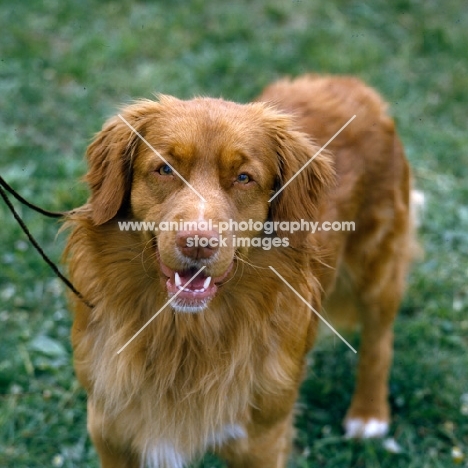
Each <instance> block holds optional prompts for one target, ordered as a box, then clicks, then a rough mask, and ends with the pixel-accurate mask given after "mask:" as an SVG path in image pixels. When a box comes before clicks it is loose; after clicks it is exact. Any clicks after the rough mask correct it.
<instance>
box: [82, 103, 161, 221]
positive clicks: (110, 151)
mask: <svg viewBox="0 0 468 468" xmlns="http://www.w3.org/2000/svg"><path fill="white" fill-rule="evenodd" d="M157 106H158V103H156V102H152V101H142V102H139V103H136V104H133V105H131V106H128V107H126V108H125V109H123V111H122V112H121V114H119V115H117V116H115V117H113V118H111V119H110V120H108V121H107V122H106V123H105V124H104V126H103V128H102V130H101V131H100V132H99V133H98V134H97V135H96V137H95V138H94V140H93V142H92V143H91V144H90V145H89V147H88V150H87V152H86V156H87V158H88V167H89V169H88V173H87V174H86V176H85V180H86V182H87V183H88V185H89V188H90V190H91V197H90V199H89V203H90V205H91V210H92V219H93V222H94V223H95V224H96V225H100V224H103V223H105V222H107V221H109V220H110V219H112V218H113V217H114V216H115V215H116V214H117V213H118V211H119V209H120V208H121V206H122V204H123V202H124V200H125V199H126V197H127V196H128V194H129V192H130V187H131V180H132V161H133V158H134V156H135V154H136V151H137V148H138V144H139V143H140V138H139V136H138V135H137V134H136V133H135V131H133V130H132V129H131V128H130V127H129V126H128V125H127V123H128V124H130V125H131V126H132V127H133V128H134V129H135V130H136V131H137V132H138V133H140V134H141V133H142V132H144V125H145V122H146V121H147V120H148V117H150V116H151V114H154V112H155V110H156V108H157ZM126 122H127V123H126Z"/></svg>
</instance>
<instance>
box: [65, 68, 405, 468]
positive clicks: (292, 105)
mask: <svg viewBox="0 0 468 468" xmlns="http://www.w3.org/2000/svg"><path fill="white" fill-rule="evenodd" d="M385 107H386V106H385V104H384V102H383V101H382V100H381V98H380V97H379V96H378V95H377V94H376V93H375V92H374V91H373V90H372V89H370V88H368V87H367V86H365V85H364V84H362V83H361V82H360V81H358V80H356V79H353V78H345V77H320V76H314V75H308V76H304V77H301V78H298V79H296V80H293V81H290V80H283V81H280V82H278V83H275V84H273V85H271V86H270V87H268V88H267V89H266V90H265V91H264V92H263V94H262V95H261V96H260V97H259V98H258V99H257V101H256V102H254V103H250V104H246V105H241V104H236V103H233V102H228V101H225V100H222V99H210V98H196V99H193V100H190V101H181V100H178V99H176V98H173V97H169V96H161V97H160V98H159V100H158V101H156V102H153V101H140V102H137V103H135V104H133V105H130V106H128V107H126V108H125V109H123V111H122V115H121V118H119V117H117V116H116V117H114V118H112V119H111V120H109V121H108V122H107V123H106V124H105V125H104V127H103V129H102V131H101V132H100V133H98V135H97V136H96V138H95V140H94V142H93V143H92V144H91V145H90V147H89V149H88V153H87V156H88V161H89V172H88V174H87V176H86V180H87V182H88V184H89V187H90V190H91V197H90V199H89V202H88V203H87V204H86V205H84V206H83V207H81V208H78V209H77V210H75V211H74V213H73V214H71V215H70V217H69V220H68V224H69V225H71V227H72V234H71V236H70V239H69V242H68V247H67V252H68V261H69V268H70V275H71V278H72V281H73V282H74V284H75V286H76V287H77V289H78V290H79V291H80V292H81V293H82V294H83V296H84V297H85V298H86V300H87V301H88V302H89V303H91V304H92V306H93V307H92V308H90V307H88V306H87V305H86V304H85V303H83V302H82V301H80V300H79V299H78V298H72V299H71V301H72V307H73V309H74V313H75V319H74V325H73V331H72V340H73V347H74V358H75V368H76V373H77V376H78V379H79V380H80V382H81V383H82V384H83V386H84V387H85V389H86V391H87V392H88V396H89V400H88V429H89V432H90V435H91V438H92V440H93V442H94V444H95V446H96V448H97V451H98V453H99V456H100V458H101V463H102V466H103V467H105V468H119V467H122V468H123V467H126V468H130V467H135V468H140V467H141V466H145V465H146V466H149V467H152V468H155V467H161V468H163V467H164V468H181V467H183V466H186V464H188V463H189V462H190V461H191V460H193V459H194V458H196V457H197V456H200V455H202V454H203V453H204V452H205V451H207V450H211V451H214V452H216V453H218V454H219V455H220V457H221V458H223V459H225V460H226V461H227V463H228V466H230V467H249V468H255V467H258V468H269V467H271V468H273V467H274V468H278V467H284V466H286V462H287V457H288V453H289V451H290V445H291V433H292V424H293V416H292V414H293V406H294V402H295V400H296V397H297V392H298V387H299V385H300V382H301V379H302V377H303V374H304V362H305V355H306V353H307V351H308V350H309V349H310V348H311V346H312V344H313V342H314V338H315V335H316V330H317V325H318V321H319V320H318V318H317V315H316V314H315V313H314V312H313V311H312V310H311V309H310V308H309V307H307V305H306V304H304V302H303V301H302V300H301V298H300V297H298V295H297V294H296V293H295V292H293V291H292V290H291V289H290V288H289V286H288V285H287V284H286V283H285V282H287V283H289V285H291V286H292V287H293V288H294V289H295V291H296V292H297V293H298V294H299V295H300V296H301V297H302V298H304V299H305V300H306V302H307V303H309V304H310V305H311V306H312V307H313V308H314V309H315V310H317V311H319V312H321V313H322V314H324V316H325V317H326V318H327V319H328V318H330V319H336V320H338V321H339V320H340V319H342V320H344V321H346V322H355V321H358V322H359V323H360V324H361V327H362V340H361V347H360V350H359V369H358V377H357V385H356V390H355V394H354V396H353V398H352V401H351V406H350V409H349V411H348V414H347V415H346V418H345V423H344V424H345V430H346V433H347V434H348V436H351V437H378V436H382V435H384V434H385V432H386V430H387V428H388V422H389V416H390V415H389V406H388V403H387V393H388V390H387V378H388V371H389V366H390V363H391V355H392V323H393V320H394V318H395V315H396V313H397V311H398V307H399V304H400V299H401V296H402V292H403V289H404V282H405V275H406V273H407V270H408V265H409V263H410V260H411V246H412V234H411V226H410V224H411V223H410V219H409V192H410V171H409V168H408V164H407V161H406V159H405V156H404V153H403V149H402V146H401V144H400V141H399V139H398V137H397V136H396V134H395V129H394V124H393V122H392V120H391V119H390V118H389V117H388V116H387V114H386V113H385ZM353 115H356V118H355V119H354V120H353V121H352V122H351V123H350V124H349V125H348V126H347V127H346V128H345V129H344V130H343V131H342V132H341V133H340V134H339V135H337V136H336V138H335V139H333V141H332V142H331V143H330V144H329V146H328V147H327V151H322V152H320V154H319V155H317V156H316V157H315V158H314V155H315V154H316V153H317V152H318V151H319V149H320V146H321V145H323V144H325V143H326V142H327V141H328V140H329V139H330V138H331V137H332V136H333V135H334V134H335V133H336V132H337V131H338V130H339V129H340V128H341V127H342V126H343V125H344V124H345V123H346V122H347V121H348V120H349V119H350V118H351V117H352V116H353ZM130 127H132V128H130ZM311 159H313V160H312V161H311V162H310V163H309V164H307V165H306V163H308V162H309V161H310V160H311ZM305 165H306V166H305ZM304 166H305V167H304ZM293 177H294V180H291V179H292V178H293ZM289 181H291V182H290V183H288V182H289ZM286 184H288V185H287V186H286ZM283 188H284V189H283ZM276 194H277V196H275V195H276ZM273 196H275V198H274V199H272V200H271V202H269V200H270V199H271V198H272V197H273ZM208 220H211V221H212V225H210V227H209V228H200V227H199V226H200V225H202V224H203V223H201V222H205V221H208ZM249 220H251V225H252V226H257V228H255V229H250V230H247V231H245V230H244V231H242V232H240V231H239V230H237V231H236V230H235V229H232V230H229V231H228V232H223V233H221V232H220V230H219V229H217V228H216V226H219V224H220V223H223V222H229V221H231V222H236V223H240V222H242V221H245V222H248V221H249ZM300 220H308V221H318V222H319V223H322V222H329V223H332V222H336V221H339V222H341V221H353V222H354V223H355V231H353V232H346V231H334V230H328V231H325V230H321V231H320V230H317V232H316V233H315V234H311V233H307V232H303V231H301V232H295V233H293V234H291V233H289V232H287V230H285V229H283V228H281V229H278V230H277V231H278V232H276V233H275V234H266V233H265V232H263V231H262V230H261V229H259V228H258V226H260V225H261V223H265V222H267V221H272V222H274V221H288V222H294V221H300ZM119 221H120V222H122V221H138V222H139V221H145V222H149V223H155V224H154V225H155V226H160V225H161V223H170V222H174V223H176V222H181V221H183V222H185V221H187V222H194V223H195V222H197V223H198V224H196V223H195V224H192V226H195V227H194V228H190V229H184V228H181V229H173V230H145V231H138V230H133V231H131V230H129V231H125V230H122V229H121V226H122V225H120V226H119ZM259 223H260V224H259ZM197 226H198V227H197ZM213 226H214V227H213ZM281 226H282V225H280V227H281ZM277 227H278V225H277ZM221 236H223V239H224V240H223V241H222V239H221ZM195 237H197V239H198V238H200V239H201V238H203V239H205V244H203V245H200V244H194V243H193V240H194V239H195ZM238 237H243V238H244V241H245V240H246V239H245V238H247V240H248V241H254V240H255V239H256V240H257V241H261V240H262V239H269V242H270V241H271V242H273V241H275V242H276V245H277V246H276V247H275V246H271V248H269V249H266V248H264V247H262V245H266V244H261V242H260V243H259V242H257V243H256V244H255V242H250V243H249V242H244V243H243V244H242V245H240V246H239V245H238V244H237V243H236V242H235V240H236V239H237V238H238ZM252 244H254V245H252ZM255 245H257V246H255ZM273 245H274V244H273ZM202 267H204V268H203V270H201V271H200V269H201V268H202ZM270 267H273V268H274V270H275V271H276V272H277V273H279V274H280V275H281V277H282V278H280V277H279V276H278V275H277V274H276V272H275V271H273V270H272V269H271V268H270ZM198 271H200V273H199V274H198V276H196V277H195V279H193V280H192V281H191V282H190V280H191V279H192V277H193V276H194V275H195V274H196V273H197V272H198ZM171 298H172V302H171V303H170V304H169V305H167V306H166V307H165V308H163V309H162V310H161V311H160V309H161V308H162V307H163V306H164V304H165V303H166V302H168V300H169V299H171ZM158 311H159V314H158V315H157V316H156V317H154V316H155V314H156V313H157V312H158ZM152 318H153V320H152V321H151V322H149V321H150V319H152ZM148 322H149V323H148ZM334 323H336V321H335V322H334ZM145 324H147V326H146V328H144V329H142V327H143V326H144V325H145ZM139 331H140V333H139V334H138V335H137V336H135V334H136V333H137V332H139ZM132 338H134V339H133V340H132ZM130 340H132V341H130ZM343 349H345V345H343ZM119 351H120V352H119ZM118 352H119V353H118Z"/></svg>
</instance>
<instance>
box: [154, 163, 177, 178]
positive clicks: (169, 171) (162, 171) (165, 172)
mask: <svg viewBox="0 0 468 468" xmlns="http://www.w3.org/2000/svg"><path fill="white" fill-rule="evenodd" d="M157 172H158V174H161V175H165V176H170V175H172V174H173V173H174V171H173V170H172V167H171V166H169V165H168V164H164V166H161V167H160V168H159V169H158V170H157Z"/></svg>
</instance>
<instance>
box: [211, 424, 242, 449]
mask: <svg viewBox="0 0 468 468" xmlns="http://www.w3.org/2000/svg"><path fill="white" fill-rule="evenodd" d="M244 437H247V433H246V431H245V429H244V428H243V427H242V426H240V425H239V424H228V425H226V426H224V427H223V428H222V429H221V430H220V431H218V432H216V433H215V434H214V435H213V436H212V437H211V439H210V441H209V442H208V445H209V446H210V447H220V446H221V445H223V444H224V443H225V442H226V441H228V440H230V439H242V438H244Z"/></svg>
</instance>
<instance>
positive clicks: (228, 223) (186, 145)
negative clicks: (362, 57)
mask: <svg viewBox="0 0 468 468" xmlns="http://www.w3.org/2000/svg"><path fill="white" fill-rule="evenodd" d="M127 124H129V125H131V127H133V129H134V130H132V129H130V127H129V126H128V125H127ZM316 151H317V148H316V147H315V146H314V145H313V144H312V143H311V142H310V141H309V140H308V139H307V137H306V136H305V135H303V134H302V133H299V132H297V131H295V130H294V129H293V128H292V126H291V120H290V118H289V117H287V116H285V115H283V114H281V113H279V112H277V111H275V110H273V109H271V108H269V107H267V106H266V105H264V104H261V103H254V104H248V105H239V104H234V103H232V102H227V101H223V100H219V99H202V98H200V99H194V100H191V101H180V100H178V99H175V98H172V97H167V96H163V97H161V98H160V100H159V102H152V101H143V102H140V103H137V104H134V105H132V106H129V107H128V108H126V109H124V111H123V112H122V114H121V117H115V118H113V119H111V120H110V121H109V122H108V123H107V124H106V125H105V126H104V128H103V130H102V131H101V132H100V133H99V134H98V135H97V137H96V139H95V141H94V142H93V143H92V145H91V146H90V147H89V149H88V159H89V163H90V170H89V172H88V175H87V180H88V182H89V184H90V187H91V191H92V195H91V199H90V204H91V207H92V216H93V220H94V222H95V223H96V224H98V225H99V224H103V223H105V222H109V221H110V220H112V219H113V218H115V217H116V216H117V215H119V217H120V218H121V217H122V216H124V217H125V218H126V219H129V220H135V221H145V222H147V223H154V227H155V230H153V231H145V232H142V236H144V237H145V239H146V240H147V241H148V242H146V245H149V246H151V248H153V249H154V251H155V252H154V253H155V255H154V258H155V259H156V260H155V261H156V262H157V268H158V271H159V272H160V275H161V279H162V281H163V283H164V287H165V288H166V289H167V293H168V297H171V296H174V295H175V294H177V297H176V298H175V299H174V300H173V301H172V302H171V305H172V307H173V308H174V309H175V310H177V311H184V312H198V311H202V310H203V309H204V308H205V307H206V306H207V304H208V303H209V301H210V300H211V299H212V298H213V297H214V296H215V295H216V293H217V291H218V289H219V288H220V287H221V288H222V284H223V282H225V281H227V279H228V278H229V277H230V275H232V274H234V271H235V268H233V267H234V264H235V262H236V255H237V254H241V255H247V254H248V250H249V247H248V245H249V244H250V242H249V240H250V239H252V238H253V237H258V236H261V235H262V230H261V228H260V226H261V223H263V222H265V221H266V220H267V219H270V220H272V221H280V220H281V221H295V220H300V219H308V220H310V219H312V218H313V217H314V216H315V214H316V208H317V204H318V200H319V196H320V195H321V193H322V190H323V188H324V187H325V186H327V185H329V184H330V183H331V180H332V178H333V171H332V169H331V166H330V162H329V160H328V159H327V158H326V157H323V156H322V157H320V158H316V159H314V161H313V162H312V163H311V164H308V165H307V167H306V168H305V169H302V168H303V166H304V165H305V164H306V163H307V161H308V160H309V159H310V158H312V157H313V156H314V154H315V152H316ZM295 174H298V176H297V177H296V179H297V180H295V181H293V182H292V183H291V184H290V186H288V187H287V188H286V189H285V190H284V191H283V192H281V194H279V196H278V197H276V198H275V199H274V200H273V201H272V203H271V204H270V203H269V199H270V198H271V197H272V196H273V195H274V193H275V191H276V190H279V189H280V188H281V187H282V185H283V184H284V183H285V182H287V180H289V179H290V178H291V177H293V176H294V175H295ZM241 222H244V224H239V223H241ZM246 223H247V224H246ZM239 226H241V227H246V226H248V228H247V229H242V230H236V227H239ZM239 237H242V241H240V242H239V240H238V238H239ZM302 239H303V237H302ZM293 242H296V243H300V242H301V236H297V237H296V238H295V239H294V240H293ZM202 267H204V268H203V270H202V271H201V272H200V273H199V274H198V275H197V276H196V278H195V279H193V280H192V281H191V282H190V284H187V282H188V281H189V280H190V279H191V278H192V277H193V276H194V275H195V274H196V273H197V271H199V270H200V269H201V268H202Z"/></svg>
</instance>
